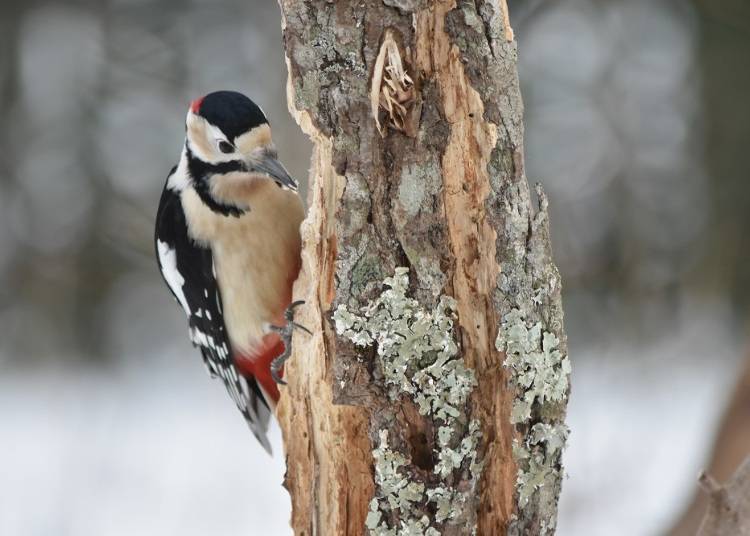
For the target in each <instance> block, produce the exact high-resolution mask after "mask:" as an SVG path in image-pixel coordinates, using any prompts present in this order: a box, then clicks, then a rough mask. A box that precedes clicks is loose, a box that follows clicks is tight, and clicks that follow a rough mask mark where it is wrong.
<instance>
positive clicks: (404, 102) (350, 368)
mask: <svg viewBox="0 0 750 536" xmlns="http://www.w3.org/2000/svg"><path fill="white" fill-rule="evenodd" d="M280 6H281V11H282V18H283V23H282V27H283V36H284V45H285V49H286V57H287V66H288V69H289V79H288V99H289V108H290V110H291V112H292V114H293V115H294V117H295V118H296V120H297V122H298V123H299V124H300V126H301V127H302V128H303V130H304V131H305V132H306V133H307V134H308V135H309V136H310V138H311V139H312V141H313V142H314V153H313V158H312V168H311V172H310V194H309V213H308V216H307V219H306V220H305V222H304V223H303V225H302V236H303V253H302V257H303V258H302V264H303V266H302V272H301V275H300V278H299V280H298V281H297V283H296V285H295V299H304V300H306V305H305V306H303V307H301V308H300V309H299V310H298V316H297V318H296V320H297V321H298V322H299V323H301V324H303V325H305V326H306V327H308V328H310V329H311V330H312V331H313V332H314V335H313V336H311V337H308V336H306V335H304V334H301V335H300V334H296V335H295V338H294V354H293V357H292V359H291V360H290V361H289V362H288V363H287V367H286V374H285V377H286V378H287V380H288V382H289V385H288V386H287V387H286V388H283V389H282V398H281V402H280V404H279V407H278V412H277V413H278V418H279V420H280V422H281V427H282V431H283V435H284V444H285V449H286V458H287V474H286V480H285V485H286V487H287V489H288V490H289V493H290V494H291V497H292V520H291V523H292V527H293V528H294V531H295V534H297V535H306V536H310V535H323V536H328V535H339V534H352V535H356V534H368V533H369V534H375V535H397V534H409V535H412V534H413V535H416V534H425V535H437V534H447V535H451V534H482V535H491V534H545V533H547V534H551V533H553V532H554V530H555V522H556V515H557V500H558V496H559V492H560V485H561V478H562V467H561V463H560V456H561V452H562V448H563V446H564V444H565V440H566V438H567V428H566V427H565V424H564V415H565V406H566V403H567V394H568V375H569V372H570V362H569V359H568V357H567V355H566V353H567V349H566V339H565V334H564V332H563V323H562V308H561V301H560V288H561V286H560V277H559V274H558V271H557V269H556V268H555V266H554V264H553V262H552V259H551V251H550V244H549V233H548V219H547V201H546V197H545V196H544V193H543V192H542V191H541V188H537V193H536V199H537V203H536V207H532V201H531V199H532V195H531V193H530V191H529V187H528V184H527V181H526V177H525V175H524V169H523V144H522V138H523V124H522V102H521V96H520V92H519V87H518V78H517V72H516V44H515V41H514V38H513V31H512V30H511V27H510V23H509V18H508V10H507V6H506V4H505V1H504V0H472V1H456V0H447V1H442V0H382V1H378V0H376V1H371V2H363V1H359V2H355V1H349V0H337V1H327V0H280Z"/></svg>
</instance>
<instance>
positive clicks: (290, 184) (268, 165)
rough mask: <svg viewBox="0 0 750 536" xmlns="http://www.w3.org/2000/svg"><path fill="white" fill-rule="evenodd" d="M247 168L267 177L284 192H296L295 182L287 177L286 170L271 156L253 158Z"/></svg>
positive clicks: (289, 176)
mask: <svg viewBox="0 0 750 536" xmlns="http://www.w3.org/2000/svg"><path fill="white" fill-rule="evenodd" d="M248 166H249V171H251V172H255V173H261V174H263V175H267V176H268V177H269V178H270V179H273V180H274V181H275V182H276V184H278V185H279V186H281V187H282V188H284V189H285V190H292V191H294V192H296V191H297V181H295V180H294V179H293V178H292V177H291V175H289V172H288V171H287V170H286V168H285V167H284V166H283V165H282V163H281V162H279V161H278V160H277V159H276V157H274V156H273V155H270V154H264V155H263V156H261V157H258V158H253V159H251V160H250V161H249V162H248Z"/></svg>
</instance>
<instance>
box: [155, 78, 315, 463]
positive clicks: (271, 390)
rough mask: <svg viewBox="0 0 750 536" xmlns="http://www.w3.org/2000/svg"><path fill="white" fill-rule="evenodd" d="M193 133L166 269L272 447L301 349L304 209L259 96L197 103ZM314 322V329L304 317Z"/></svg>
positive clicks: (173, 190) (170, 183) (219, 368)
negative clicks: (296, 342)
mask: <svg viewBox="0 0 750 536" xmlns="http://www.w3.org/2000/svg"><path fill="white" fill-rule="evenodd" d="M185 131H186V136H185V143H184V145H183V147H182V153H181V155H180V160H179V162H178V164H177V165H176V166H175V167H174V168H172V170H171V171H170V173H169V175H168V177H167V181H166V185H165V186H164V190H163V192H162V195H161V201H160V203H159V209H158V212H157V215H156V230H155V237H154V241H155V246H156V257H157V260H158V263H159V269H160V271H161V274H162V276H163V278H164V281H165V282H166V284H167V286H168V287H169V288H170V290H171V291H172V294H173V295H174V298H175V300H176V301H177V302H178V303H179V304H180V305H181V306H182V309H183V310H184V311H185V314H186V315H187V318H188V329H189V335H190V340H191V341H192V343H193V345H194V346H196V347H197V348H199V349H200V351H201V354H202V356H203V361H204V363H205V365H206V368H207V369H208V372H209V374H210V375H211V376H212V377H216V376H218V377H220V378H221V380H222V381H223V383H224V385H225V386H226V389H227V391H228V392H229V394H230V396H231V397H232V399H233V400H234V402H235V404H236V405H237V407H238V408H239V410H240V411H241V412H242V414H243V416H244V417H245V420H246V421H247V423H248V425H249V426H250V429H251V430H252V432H253V434H254V435H255V437H256V438H257V439H258V441H259V442H260V443H261V445H262V446H263V447H264V448H265V449H266V450H267V451H268V452H269V453H270V452H271V446H270V444H269V442H268V438H267V436H266V432H267V429H268V422H269V419H270V416H271V412H272V411H273V410H274V409H275V407H276V403H277V401H278V399H279V389H278V385H277V382H278V383H283V380H281V379H280V374H281V366H282V365H283V362H284V361H285V360H286V358H287V357H288V356H289V351H290V348H291V343H290V341H291V330H292V329H293V328H294V327H298V328H301V326H299V325H297V324H295V323H294V322H293V313H294V308H295V307H296V306H298V305H300V304H301V303H302V302H295V303H291V301H292V284H293V282H294V280H295V279H297V275H298V273H299V269H300V247H301V245H300V244H301V240H300V233H299V226H300V223H301V222H302V219H303V217H304V208H303V204H302V200H301V199H300V197H299V195H298V193H297V183H296V182H295V181H294V179H293V178H292V177H291V176H289V173H287V171H286V169H285V168H284V166H283V165H282V164H281V163H280V162H279V160H278V159H277V151H276V148H275V146H274V143H273V141H272V139H271V128H270V125H269V123H268V120H267V119H266V116H265V114H264V113H263V111H262V110H261V109H260V107H259V106H257V105H256V104H255V103H254V102H253V101H251V100H250V99H249V98H247V97H246V96H245V95H243V94H241V93H237V92H234V91H217V92H214V93H210V94H208V95H206V96H204V97H202V98H199V99H196V100H194V101H193V102H192V103H191V104H190V108H189V110H188V113H187V119H186V123H185ZM302 329H304V328H302Z"/></svg>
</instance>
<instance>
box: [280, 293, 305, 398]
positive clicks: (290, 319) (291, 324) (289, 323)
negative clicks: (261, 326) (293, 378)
mask: <svg viewBox="0 0 750 536" xmlns="http://www.w3.org/2000/svg"><path fill="white" fill-rule="evenodd" d="M304 303H305V302H304V300H297V301H295V302H292V304H291V305H289V307H287V309H286V311H285V312H284V319H285V320H286V325H285V326H271V330H272V331H275V332H276V333H278V334H279V335H280V336H281V340H282V342H283V343H284V352H283V353H282V354H281V355H280V356H278V357H277V358H276V359H274V360H273V361H271V378H273V381H275V382H276V383H278V384H279V385H286V382H285V381H284V380H283V379H282V378H281V376H280V375H279V373H280V372H281V368H282V367H283V366H284V363H285V362H286V360H287V359H289V356H291V355H292V333H293V332H294V330H295V329H299V330H302V331H304V332H305V333H307V334H308V335H312V331H310V330H309V329H307V328H306V327H305V326H303V325H301V324H297V323H296V322H295V321H294V310H295V309H296V308H297V307H299V306H300V305H303V304H304Z"/></svg>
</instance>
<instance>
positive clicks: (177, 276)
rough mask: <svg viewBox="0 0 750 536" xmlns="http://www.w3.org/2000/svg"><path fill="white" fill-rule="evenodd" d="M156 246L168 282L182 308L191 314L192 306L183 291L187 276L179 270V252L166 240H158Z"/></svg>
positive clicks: (162, 270)
mask: <svg viewBox="0 0 750 536" xmlns="http://www.w3.org/2000/svg"><path fill="white" fill-rule="evenodd" d="M156 246H157V249H158V252H159V262H160V263H161V272H162V273H163V274H164V279H165V280H166V281H167V284H168V285H169V287H170V288H171V289H172V292H174V294H175V296H177V301H178V302H180V305H182V308H183V309H184V310H185V314H187V315H188V316H190V307H189V306H188V303H187V300H186V299H185V293H184V292H183V291H182V285H184V284H185V278H184V277H182V274H181V273H180V272H179V271H178V270H177V254H176V253H175V250H174V249H172V248H170V247H169V245H168V244H167V243H166V242H162V241H161V240H157V241H156Z"/></svg>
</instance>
